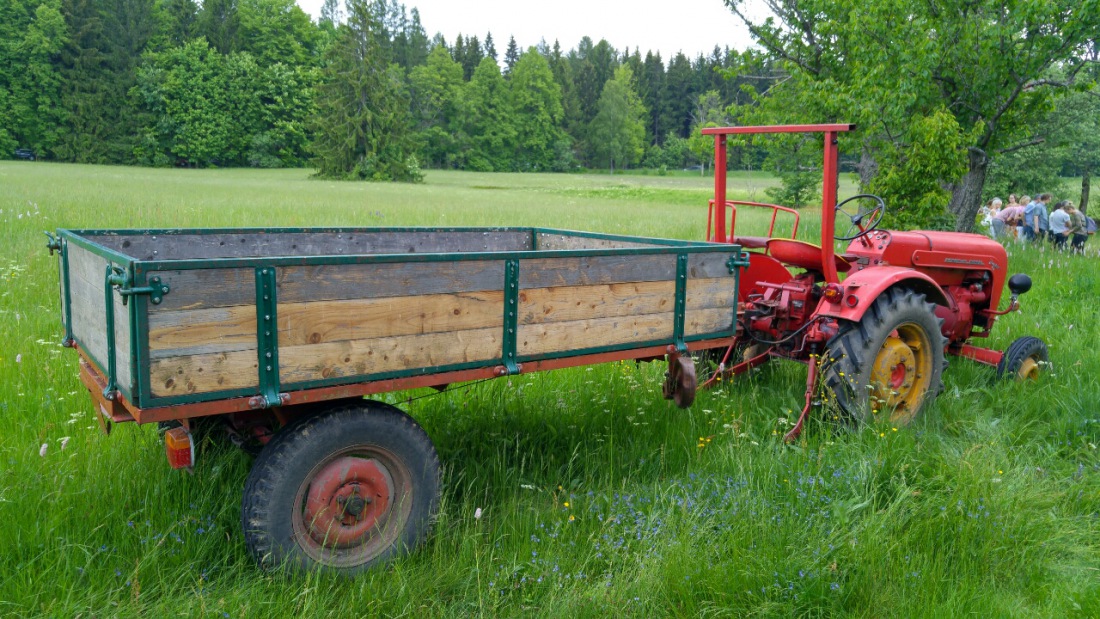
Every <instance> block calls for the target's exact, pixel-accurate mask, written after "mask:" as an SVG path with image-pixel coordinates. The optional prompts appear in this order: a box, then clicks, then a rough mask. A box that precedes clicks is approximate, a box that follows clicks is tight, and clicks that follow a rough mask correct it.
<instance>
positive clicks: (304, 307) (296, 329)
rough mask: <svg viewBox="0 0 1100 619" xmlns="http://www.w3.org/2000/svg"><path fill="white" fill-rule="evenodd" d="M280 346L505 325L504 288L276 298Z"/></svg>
mask: <svg viewBox="0 0 1100 619" xmlns="http://www.w3.org/2000/svg"><path fill="white" fill-rule="evenodd" d="M277 315H278V322H279V345H280V346H303V345H308V344H323V343H329V342H340V341H350V340H367V339H374V338H379V337H392V336H398V335H420V334H425V333H442V332H446V331H468V330H471V329H487V328H492V327H496V328H498V329H502V328H503V327H504V292H503V291H500V290H486V291H480V292H463V293H456V294H431V295H422V296H416V297H388V298H382V299H348V300H342V301H316V302H313V303H280V304H279V309H278V312H277Z"/></svg>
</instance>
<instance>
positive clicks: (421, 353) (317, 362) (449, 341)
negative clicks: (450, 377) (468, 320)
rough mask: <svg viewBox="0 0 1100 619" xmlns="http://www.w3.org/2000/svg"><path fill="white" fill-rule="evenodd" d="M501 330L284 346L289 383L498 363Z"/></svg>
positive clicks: (283, 372) (282, 361)
mask: <svg viewBox="0 0 1100 619" xmlns="http://www.w3.org/2000/svg"><path fill="white" fill-rule="evenodd" d="M501 331H502V330H501V329H499V328H494V329H470V330H467V331H450V332H444V333H427V334H424V335H402V336H396V337H380V338H375V339H369V340H355V341H348V342H331V343H328V344H318V345H311V346H289V347H286V348H280V349H279V368H280V373H279V378H280V380H281V381H282V382H283V383H284V384H287V383H298V382H305V381H311V380H318V379H331V378H342V377H350V376H362V375H367V374H379V373H384V372H395V371H402V370H412V369H418V368H428V367H441V366H446V365H455V364H460V363H473V362H488V363H492V362H494V361H495V360H497V359H499V358H500V356H501Z"/></svg>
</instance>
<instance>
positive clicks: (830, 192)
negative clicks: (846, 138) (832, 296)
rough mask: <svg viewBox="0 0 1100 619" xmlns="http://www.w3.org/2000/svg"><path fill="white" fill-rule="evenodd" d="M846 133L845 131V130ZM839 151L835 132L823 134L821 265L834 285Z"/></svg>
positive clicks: (835, 276) (835, 273)
mask: <svg viewBox="0 0 1100 619" xmlns="http://www.w3.org/2000/svg"><path fill="white" fill-rule="evenodd" d="M845 131H846V129H845ZM839 154H840V149H839V148H838V147H837V134H836V131H835V130H829V131H826V133H825V161H824V163H823V173H822V177H823V179H824V180H823V181H822V183H821V265H822V266H823V267H824V271H822V273H823V274H824V275H825V281H826V282H828V283H831V284H835V283H836V282H839V281H840V276H838V275H837V265H836V264H835V263H834V262H833V253H834V251H835V250H834V249H833V235H834V234H835V233H836V231H835V230H834V228H835V227H836V184H837V182H838V176H837V158H838V157H839Z"/></svg>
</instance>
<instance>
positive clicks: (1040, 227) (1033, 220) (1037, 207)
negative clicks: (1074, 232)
mask: <svg viewBox="0 0 1100 619" xmlns="http://www.w3.org/2000/svg"><path fill="white" fill-rule="evenodd" d="M1050 198H1051V196H1050V194H1049V193H1044V194H1039V197H1038V198H1036V199H1034V200H1032V201H1031V203H1030V204H1028V205H1027V206H1025V207H1024V229H1025V230H1029V231H1030V232H1028V235H1029V240H1032V241H1045V240H1048V236H1049V230H1050V223H1049V221H1048V215H1047V203H1049V202H1050Z"/></svg>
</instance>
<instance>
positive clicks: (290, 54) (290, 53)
mask: <svg viewBox="0 0 1100 619" xmlns="http://www.w3.org/2000/svg"><path fill="white" fill-rule="evenodd" d="M238 16H239V33H240V49H241V50H243V51H246V52H249V53H251V54H252V56H253V58H255V59H256V63H257V64H259V65H260V66H261V67H268V66H271V65H273V64H275V63H277V62H281V63H283V64H286V65H291V66H298V65H304V64H307V63H308V62H309V60H310V57H311V56H312V54H313V48H314V45H315V42H316V30H315V29H314V26H313V24H312V23H311V22H310V19H309V16H308V15H306V14H305V12H304V11H302V9H301V8H299V7H298V5H297V4H295V3H294V0H240V5H239V8H238Z"/></svg>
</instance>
